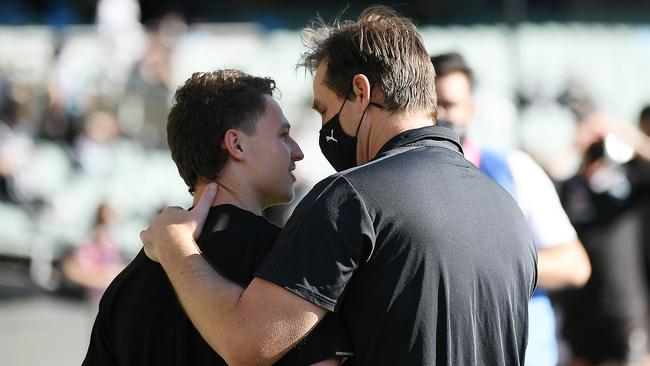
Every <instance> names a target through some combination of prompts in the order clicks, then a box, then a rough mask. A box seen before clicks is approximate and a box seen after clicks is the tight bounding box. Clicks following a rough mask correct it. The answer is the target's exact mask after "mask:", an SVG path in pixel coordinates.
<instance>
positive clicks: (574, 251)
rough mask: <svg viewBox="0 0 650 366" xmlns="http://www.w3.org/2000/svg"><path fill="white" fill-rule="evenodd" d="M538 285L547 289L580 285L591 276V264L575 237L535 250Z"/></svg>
mask: <svg viewBox="0 0 650 366" xmlns="http://www.w3.org/2000/svg"><path fill="white" fill-rule="evenodd" d="M537 261H538V262H537V270H538V286H539V287H541V288H544V289H548V290H557V289H561V288H566V287H582V286H584V285H585V283H587V280H589V277H590V276H591V264H590V263H589V258H588V257H587V253H586V252H585V250H584V248H583V247H582V244H581V243H580V242H579V241H578V240H577V239H576V240H573V241H571V242H567V243H563V244H559V245H557V246H555V247H552V248H549V249H543V250H540V251H539V252H537Z"/></svg>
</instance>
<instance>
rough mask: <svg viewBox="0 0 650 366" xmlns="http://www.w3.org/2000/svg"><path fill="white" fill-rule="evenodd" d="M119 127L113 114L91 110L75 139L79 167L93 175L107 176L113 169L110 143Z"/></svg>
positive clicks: (115, 136)
mask: <svg viewBox="0 0 650 366" xmlns="http://www.w3.org/2000/svg"><path fill="white" fill-rule="evenodd" d="M119 135H120V129H119V125H118V124H117V120H116V119H115V116H114V115H112V114H110V113H108V112H105V111H95V112H92V113H91V114H90V115H89V116H88V118H86V120H85V123H84V126H83V131H82V133H81V134H79V136H78V137H77V139H76V141H75V146H74V150H75V154H76V156H77V159H78V161H79V163H80V165H81V167H82V168H83V169H84V170H85V171H86V172H88V173H90V174H91V175H94V176H99V177H102V176H107V175H108V174H109V173H111V172H112V170H113V162H112V158H113V151H112V146H111V145H112V143H113V142H114V141H115V140H116V139H117V138H118V137H119Z"/></svg>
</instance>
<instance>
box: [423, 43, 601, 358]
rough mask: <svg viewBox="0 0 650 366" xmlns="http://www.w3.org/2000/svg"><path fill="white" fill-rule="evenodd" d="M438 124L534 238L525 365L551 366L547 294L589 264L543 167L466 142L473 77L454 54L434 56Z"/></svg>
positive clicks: (518, 154) (553, 348) (573, 281)
mask: <svg viewBox="0 0 650 366" xmlns="http://www.w3.org/2000/svg"><path fill="white" fill-rule="evenodd" d="M431 61H432V63H433V65H434V68H435V70H436V93H437V95H438V106H439V111H438V121H439V122H438V123H439V124H443V125H447V126H449V127H450V128H453V129H454V130H456V131H457V132H458V133H459V134H460V135H461V142H462V144H463V150H464V153H465V157H466V158H467V159H468V160H470V161H471V162H472V163H474V165H476V166H477V167H478V168H479V169H480V170H481V171H483V172H484V173H485V174H486V175H488V176H489V177H490V178H492V179H493V180H494V181H495V182H496V183H498V184H499V185H501V186H502V187H503V188H504V189H505V190H507V191H508V192H509V193H510V194H511V195H512V196H513V197H514V198H515V199H516V201H517V203H518V204H519V207H520V208H521V210H522V212H523V213H524V216H525V217H526V220H527V222H528V226H529V228H530V230H531V233H532V234H533V238H534V240H535V246H536V248H537V255H538V283H537V286H538V288H537V290H536V291H535V294H534V295H533V298H532V299H531V300H530V303H529V310H528V311H529V316H528V319H529V330H528V334H529V335H528V337H529V338H528V347H527V349H526V365H544V366H553V365H555V364H556V363H557V360H558V350H557V345H556V340H555V318H554V313H553V308H552V306H551V303H550V300H549V298H548V296H547V294H546V290H557V289H560V288H565V287H580V286H582V285H584V284H585V282H586V281H587V279H588V278H589V274H590V270H591V268H590V264H589V259H588V258H587V256H586V254H585V250H584V248H583V247H582V245H581V244H580V242H579V240H578V239H577V237H576V232H575V231H574V229H573V227H571V224H570V223H569V220H568V218H567V216H566V214H565V213H564V211H563V210H562V206H561V205H560V202H559V199H558V196H557V193H556V191H555V188H554V186H553V184H552V182H551V180H550V179H549V178H548V176H547V175H546V174H545V173H544V171H543V170H542V168H541V167H540V166H539V165H537V163H535V162H534V161H533V159H532V158H531V157H530V156H528V155H527V154H525V153H524V152H522V151H508V152H505V153H503V152H499V151H494V150H491V149H486V148H482V147H479V146H477V145H476V143H474V142H473V141H472V140H471V139H469V138H467V136H466V131H467V127H468V126H469V124H470V123H471V122H472V121H473V120H474V113H475V105H474V101H473V97H472V89H473V86H474V85H473V84H474V80H473V74H472V70H471V69H470V68H469V66H468V65H467V64H466V63H465V60H464V59H463V57H462V56H461V55H460V54H458V53H448V54H441V55H437V56H433V57H432V58H431Z"/></svg>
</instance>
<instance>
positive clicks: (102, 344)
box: [82, 250, 153, 366]
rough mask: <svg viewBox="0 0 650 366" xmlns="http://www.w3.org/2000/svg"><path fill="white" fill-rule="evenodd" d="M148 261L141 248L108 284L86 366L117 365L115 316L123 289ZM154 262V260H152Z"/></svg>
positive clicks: (95, 324)
mask: <svg viewBox="0 0 650 366" xmlns="http://www.w3.org/2000/svg"><path fill="white" fill-rule="evenodd" d="M147 262H151V261H150V260H149V259H148V258H147V256H146V255H145V254H144V250H141V251H140V252H139V253H138V254H137V255H136V257H135V258H134V259H133V260H132V261H131V263H129V265H127V266H126V268H124V270H122V272H120V273H119V274H118V275H117V276H116V277H115V279H113V281H112V282H111V284H110V285H109V286H108V288H107V289H106V291H104V294H103V295H102V298H101V300H100V301H99V311H98V312H97V317H96V318H95V323H94V324H93V328H92V332H91V335H90V343H89V345H88V351H87V352H86V357H85V358H84V360H83V363H82V365H84V366H90V365H93V366H101V365H117V364H118V362H117V354H116V350H115V344H114V343H113V339H115V336H114V334H113V333H114V330H113V316H114V311H115V309H117V308H118V306H117V304H119V299H120V296H121V293H122V290H123V288H124V287H125V286H127V284H128V279H129V277H131V276H133V275H134V274H135V273H137V272H138V270H139V269H140V268H141V267H142V266H143V265H145V264H146V263H147ZM151 263H152V264H153V262H151Z"/></svg>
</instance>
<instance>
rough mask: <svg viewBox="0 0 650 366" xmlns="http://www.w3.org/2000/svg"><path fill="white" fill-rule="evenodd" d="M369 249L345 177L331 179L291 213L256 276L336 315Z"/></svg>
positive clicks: (361, 207)
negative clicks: (349, 284)
mask: <svg viewBox="0 0 650 366" xmlns="http://www.w3.org/2000/svg"><path fill="white" fill-rule="evenodd" d="M374 243H375V234H374V229H373V225H372V219H371V217H370V215H369V214H368V210H367V208H366V205H365V203H364V201H363V199H362V197H360V195H359V193H358V192H357V190H356V189H355V188H354V187H353V186H352V185H351V184H350V182H349V181H348V180H347V179H346V178H345V176H343V175H340V174H335V175H333V176H331V177H329V178H327V179H325V180H324V181H322V182H320V183H319V184H318V185H316V186H315V187H314V188H313V189H312V190H311V191H310V192H309V193H308V194H307V196H306V197H305V198H304V199H303V200H302V201H301V202H300V204H299V205H298V206H297V207H296V209H295V211H294V212H293V214H292V215H291V217H290V218H289V221H288V222H287V225H286V226H285V228H284V229H283V230H282V232H281V233H280V236H279V237H278V240H277V242H276V244H275V246H274V248H273V250H272V251H271V252H270V253H269V255H268V256H267V257H266V259H265V261H264V263H263V264H262V266H261V267H260V268H259V269H258V271H257V272H256V274H255V276H256V277H259V278H261V279H264V280H266V281H270V282H273V283H275V284H276V285H278V286H281V287H284V288H285V289H287V290H289V291H291V292H293V293H295V294H297V295H298V296H300V297H302V298H304V299H306V300H307V301H310V302H311V303H313V304H316V305H318V306H320V307H322V308H324V309H327V310H329V311H333V312H337V311H338V309H339V307H340V305H341V302H342V301H343V298H344V296H345V292H346V289H347V286H348V283H349V281H350V279H351V278H352V276H353V274H354V272H355V271H357V270H358V269H359V268H360V267H361V266H363V264H364V263H365V262H366V261H367V260H368V259H369V258H370V255H371V253H372V251H373V246H374Z"/></svg>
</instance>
